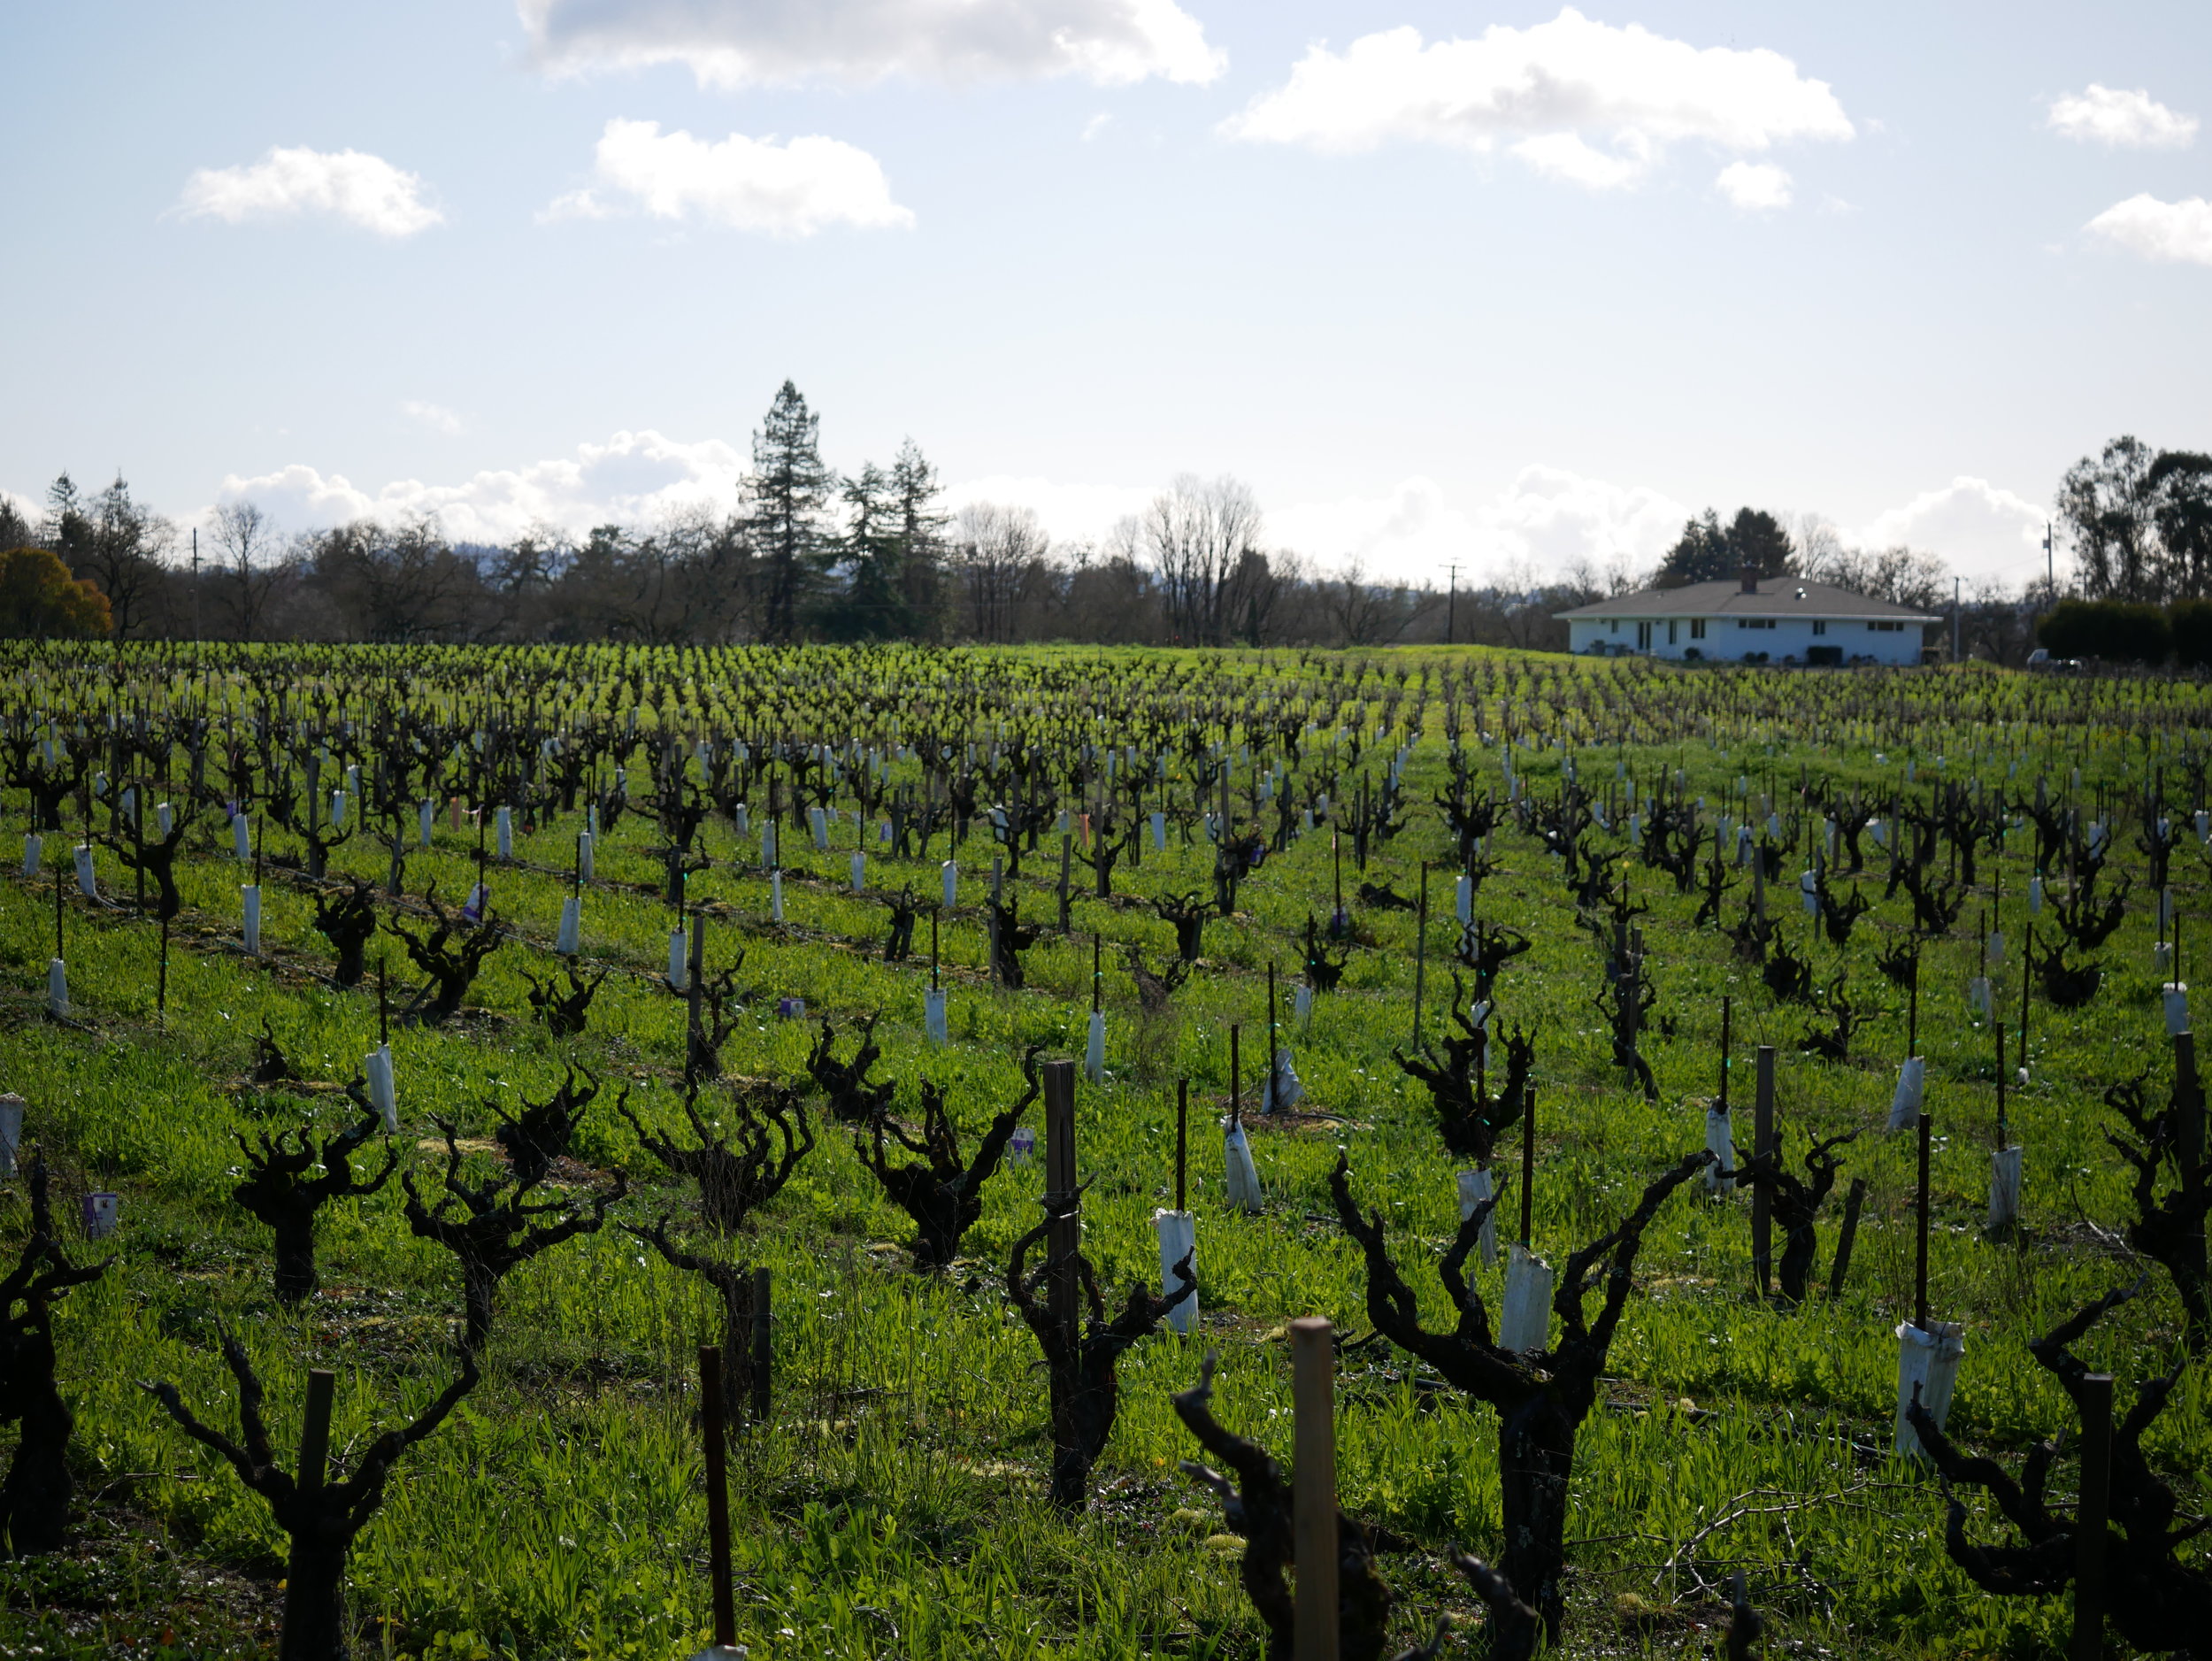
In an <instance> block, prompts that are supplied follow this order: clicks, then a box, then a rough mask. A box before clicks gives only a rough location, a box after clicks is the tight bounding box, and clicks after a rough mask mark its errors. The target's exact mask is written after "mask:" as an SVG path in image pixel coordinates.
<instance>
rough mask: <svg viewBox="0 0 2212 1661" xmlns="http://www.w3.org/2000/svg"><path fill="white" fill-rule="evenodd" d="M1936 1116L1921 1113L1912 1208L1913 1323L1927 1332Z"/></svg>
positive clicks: (1923, 1108) (1922, 1109) (1926, 1111)
mask: <svg viewBox="0 0 2212 1661" xmlns="http://www.w3.org/2000/svg"><path fill="white" fill-rule="evenodd" d="M1934 1127H1935V1116H1934V1115H1933V1114H1932V1113H1930V1112H1929V1111H1928V1110H1927V1108H1926V1107H1925V1106H1923V1107H1922V1108H1921V1110H1920V1127H1919V1129H1920V1169H1919V1198H1918V1200H1917V1202H1916V1203H1915V1205H1914V1207H1913V1211H1914V1212H1915V1226H1914V1229H1913V1255H1912V1324H1913V1325H1914V1326H1917V1327H1919V1328H1920V1330H1921V1331H1922V1332H1926V1331H1927V1330H1928V1155H1929V1150H1930V1149H1931V1147H1932V1144H1933V1141H1934Z"/></svg>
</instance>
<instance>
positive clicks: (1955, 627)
mask: <svg viewBox="0 0 2212 1661" xmlns="http://www.w3.org/2000/svg"><path fill="white" fill-rule="evenodd" d="M1958 660H1959V580H1958V579H1957V578H1956V577H1954V578H1952V579H1951V661H1952V662H1953V663H1956V662H1958Z"/></svg>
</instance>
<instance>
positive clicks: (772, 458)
mask: <svg viewBox="0 0 2212 1661" xmlns="http://www.w3.org/2000/svg"><path fill="white" fill-rule="evenodd" d="M820 427H821V418H820V417H819V416H818V415H815V414H813V413H812V412H811V411H809V410H808V408H807V406H806V399H805V397H804V396H803V395H802V394H801V393H800V391H799V388H797V387H796V386H795V385H793V384H792V383H791V382H790V381H785V382H784V383H783V386H782V387H781V388H780V389H779V390H778V391H777V393H776V397H775V402H774V403H772V404H770V405H769V406H768V416H767V419H765V420H764V421H763V422H762V423H761V430H760V431H759V432H757V433H756V434H753V471H752V472H751V473H748V474H747V475H746V477H745V494H746V498H747V501H748V504H749V519H750V525H749V529H750V531H751V534H752V542H753V548H754V551H755V553H756V555H757V558H758V560H759V568H760V573H761V579H760V581H761V594H760V608H759V615H760V634H761V638H762V639H763V640H764V641H767V642H771V643H773V644H780V643H783V642H789V641H793V640H795V639H797V638H798V634H799V621H800V619H801V618H802V617H803V615H804V614H805V608H806V602H807V600H808V598H809V597H810V596H811V595H812V593H813V592H814V590H815V588H817V587H818V585H819V583H820V581H821V576H822V572H823V568H824V566H825V565H826V563H827V562H826V554H827V553H828V552H829V551H830V544H829V538H828V536H827V535H826V534H825V532H824V529H823V527H822V510H823V509H824V508H825V507H826V506H827V505H828V504H829V498H830V491H831V488H833V485H834V484H835V482H836V480H835V476H834V475H833V473H831V472H830V470H829V469H828V468H827V467H825V466H824V465H822V456H821V451H820V449H819V448H818V434H819V430H820Z"/></svg>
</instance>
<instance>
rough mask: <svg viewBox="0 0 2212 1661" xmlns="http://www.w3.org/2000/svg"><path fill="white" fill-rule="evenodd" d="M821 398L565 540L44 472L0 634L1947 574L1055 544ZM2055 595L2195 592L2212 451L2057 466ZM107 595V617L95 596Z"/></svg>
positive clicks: (489, 625)
mask: <svg viewBox="0 0 2212 1661" xmlns="http://www.w3.org/2000/svg"><path fill="white" fill-rule="evenodd" d="M819 434H820V418H819V417H818V415H817V414H816V413H815V412H814V411H812V410H811V409H810V407H809V406H808V404H807V401H806V399H805V397H804V396H803V394H802V393H801V392H800V391H799V389H798V388H797V387H796V386H795V385H794V384H792V383H791V382H790V381H786V382H785V383H784V384H783V386H782V387H781V388H780V389H779V390H778V392H777V394H776V396H775V398H774V400H773V401H772V404H770V407H769V409H768V411H767V414H766V415H765V417H764V419H763V421H762V423H761V426H760V427H759V429H758V430H757V431H756V432H755V433H754V434H752V445H751V461H752V465H751V467H750V468H749V471H748V472H747V473H746V474H745V475H744V478H743V480H742V481H741V486H740V488H739V491H738V493H737V497H736V500H735V501H734V502H733V504H732V505H731V506H730V507H729V508H728V509H727V510H726V511H716V510H713V509H710V508H706V507H695V508H692V509H689V510H686V511H679V512H675V513H672V514H670V515H668V516H666V517H664V518H663V519H660V520H659V521H658V522H657V523H655V524H652V525H650V526H625V525H615V524H609V525H602V526H598V527H595V528H593V529H592V530H590V531H589V532H588V534H585V535H584V536H582V537H581V538H577V537H574V536H572V535H571V534H568V533H566V532H565V531H562V530H559V529H557V528H551V527H546V528H541V529H537V530H534V531H532V532H531V533H528V534H524V535H522V536H519V537H517V538H516V539H515V540H514V541H512V542H508V543H505V544H502V545H485V544H471V543H456V542H452V541H451V540H449V538H448V537H447V536H446V535H445V534H444V533H443V531H442V528H441V527H440V525H439V523H438V521H437V520H436V519H434V518H431V517H418V518H411V519H401V520H398V521H394V522H386V521H381V520H377V519H357V520H355V521H353V522H352V523H349V524H346V525H342V526H339V527H333V528H329V529H323V530H314V531H306V532H300V533H296V534H291V535H285V534H282V533H281V532H280V529H279V527H277V526H276V525H275V524H274V522H273V520H272V519H270V517H269V516H268V515H267V514H266V513H265V511H263V510H262V509H261V508H260V507H258V506H257V505H256V504H253V503H251V502H250V501H242V502H234V503H229V504H225V505H223V506H222V507H220V508H218V509H217V510H216V511H215V513H214V514H213V516H212V518H211V521H210V522H209V523H208V524H207V526H206V527H204V531H203V532H202V533H200V534H196V535H193V536H191V537H190V538H188V537H187V535H186V534H184V533H181V532H180V530H179V529H178V527H176V526H175V525H174V524H173V522H172V521H170V520H169V519H165V517H164V516H162V515H161V514H159V513H157V512H156V511H153V510H151V509H150V508H149V507H147V506H146V505H145V504H142V503H141V502H139V501H137V500H136V499H135V498H134V496H132V494H131V491H130V488H129V486H128V485H127V483H126V482H125V481H123V480H122V479H121V478H117V479H116V480H115V481H114V482H113V483H111V485H109V486H108V487H107V488H104V489H102V490H98V491H86V490H84V489H82V488H80V487H79V486H78V485H77V484H76V483H75V481H73V480H72V479H71V478H70V476H69V475H68V474H66V473H64V474H63V475H62V476H61V477H60V478H58V479H57V480H56V481H54V484H53V486H52V487H51V488H50V490H49V492H48V497H47V502H46V506H45V511H44V513H43V515H42V517H41V519H39V520H38V521H37V522H36V523H33V522H32V521H31V520H30V519H27V517H25V516H24V515H23V514H21V513H20V512H19V511H17V510H16V509H15V508H14V507H13V506H12V504H10V503H9V502H8V501H7V500H6V499H5V498H0V550H16V549H19V548H27V549H33V550H45V552H46V553H47V554H48V555H50V557H51V558H50V559H49V560H47V561H46V563H44V564H34V563H30V562H26V561H22V560H18V561H17V562H16V563H15V564H13V565H8V566H5V567H4V568H0V632H4V633H7V634H57V633H80V634H83V633H90V634H100V633H105V632H112V633H113V634H115V635H116V636H117V637H119V638H126V639H137V638H222V639H232V640H244V641H257V640H259V641H279V640H330V641H375V642H514V641H555V642H580V641H586V640H626V641H635V642H641V643H649V644H679V643H713V642H735V641H746V642H769V643H784V642H797V641H826V642H868V641H886V640H909V641H923V642H954V641H964V642H982V643H989V644H1018V643H1026V642H1044V641H1068V642H1080V643H1086V644H1182V645H1197V646H1226V645H1251V646H1271V645H1286V644H1311V645H1332V646H1358V647H1375V646H1385V645H1392V644H1412V643H1428V642H1443V641H1454V642H1463V643H1474V644H1485V645H1500V646H1517V647H1524V648H1535V649H1548V650H1558V649H1561V648H1563V646H1564V645H1565V642H1566V630H1565V627H1564V626H1563V625H1561V624H1558V623H1555V622H1554V621H1553V620H1552V619H1553V613H1555V612H1556V611H1563V610H1566V609H1568V608H1570V607H1572V606H1576V605H1579V604H1586V603H1587V602H1589V601H1592V600H1595V599H1599V598H1601V597H1604V596H1608V595H1611V594H1618V593H1623V592H1627V591H1631V590H1633V589H1636V588H1646V587H1651V586H1657V587H1661V588H1668V587H1677V586H1681V585H1684V584H1687V583H1692V582H1701V581H1717V580H1726V579H1732V578H1733V577H1734V576H1735V575H1736V574H1737V573H1739V572H1740V570H1741V569H1742V568H1743V567H1745V566H1747V565H1748V566H1750V567H1752V568H1753V569H1755V570H1756V571H1757V572H1758V573H1760V574H1761V575H1763V576H1779V575H1785V574H1790V575H1797V576H1802V577H1808V578H1811V579H1815V580H1817V581H1826V582H1832V583H1834V584H1836V585H1837V586H1839V587H1841V588H1849V589H1852V590H1854V591H1855V592H1859V593H1863V594H1867V595H1870V596H1874V597H1877V598H1880V599H1886V600H1890V601H1893V602H1895V603H1897V604H1904V605H1910V606H1914V607H1916V608H1919V609H1923V610H1931V611H1932V610H1936V609H1939V608H1940V609H1942V610H1944V611H1949V610H1950V609H1951V601H1952V598H1953V594H1952V588H1951V577H1950V573H1948V571H1947V568H1946V567H1945V565H1944V564H1943V562H1942V561H1941V560H1940V559H1939V558H1936V557H1934V556H1933V555H1931V554H1928V553H1925V552H1923V551H1919V550H1913V549H1910V548H1906V547H1893V548H1886V549H1878V550H1876V549H1861V548H1854V547H1849V546H1847V545H1846V544H1845V543H1844V542H1843V540H1842V538H1841V537H1840V536H1839V534H1838V533H1837V531H1836V529H1835V527H1833V526H1832V525H1831V524H1829V523H1828V522H1827V521H1825V520H1823V519H1818V518H1816V517H1813V516H1805V517H1802V518H1800V519H1797V520H1796V521H1795V522H1794V524H1792V523H1790V522H1788V521H1786V519H1785V517H1784V516H1781V515H1778V514H1776V513H1773V512H1770V511H1766V510H1763V509H1756V508H1751V507H1744V508H1741V509H1739V510H1738V511H1737V512H1736V514H1735V515H1734V517H1733V518H1732V519H1727V520H1723V519H1722V518H1721V517H1720V515H1719V514H1718V513H1717V511H1714V510H1712V509H1708V510H1706V511H1704V512H1703V513H1702V514H1701V515H1700V516H1698V517H1696V518H1694V519H1690V520H1689V521H1688V522H1687V523H1686V524H1685V526H1684V527H1683V529H1682V533H1681V534H1680V535H1679V537H1678V539H1677V540H1676V542H1675V543H1674V545H1673V546H1672V547H1671V549H1669V550H1668V551H1667V552H1666V554H1665V555H1664V556H1663V558H1661V560H1660V561H1659V563H1658V564H1657V565H1656V566H1655V567H1651V568H1638V567H1635V566H1633V565H1630V564H1629V563H1627V562H1625V561H1622V560H1616V561H1615V562H1614V563H1613V564H1612V565H1610V566H1608V567H1600V566H1598V565H1596V564H1594V562H1591V561H1588V560H1584V561H1578V562H1575V563H1573V564H1571V565H1569V566H1567V567H1566V568H1564V569H1563V570H1560V571H1556V572H1553V573H1542V574H1539V573H1518V574H1517V575H1515V576H1512V577H1509V578H1505V579H1496V580H1493V581H1489V582H1487V583H1485V584H1483V585H1480V586H1478V587H1476V588H1471V589H1465V590H1461V589H1457V588H1447V589H1445V590H1443V591H1439V590H1438V589H1437V588H1435V587H1433V586H1432V585H1427V584H1418V585H1417V584H1411V583H1405V582H1394V581H1376V580H1374V579H1371V577H1370V576H1369V575H1368V573H1367V572H1366V571H1365V569H1364V567H1363V565H1362V564H1361V562H1360V561H1359V560H1358V559H1356V558H1354V559H1351V560H1348V561H1347V562H1346V563H1345V564H1343V565H1341V566H1340V567H1339V568H1337V569H1335V570H1334V571H1329V572H1325V571H1323V570H1321V569H1319V568H1317V566H1315V565H1313V564H1312V563H1310V561H1309V560H1307V559H1306V558H1303V557H1302V556H1301V555H1299V554H1297V553H1294V552H1291V551H1287V550H1280V549H1269V548H1267V547H1265V546H1264V544H1263V524H1262V514H1261V511H1260V507H1259V504H1258V501H1257V499H1256V497H1255V496H1254V495H1253V493H1252V491H1251V489H1250V488H1249V487H1248V486H1247V485H1246V484H1244V483H1243V482H1242V481H1239V480H1237V479H1235V478H1233V477H1228V476H1223V477H1219V478H1214V479H1203V478H1200V477H1197V476H1195V475H1191V474H1185V475H1182V476H1179V477H1178V478H1176V479H1175V480H1173V481H1171V483H1170V484H1169V485H1168V487H1167V488H1165V489H1164V490H1163V491H1161V492H1160V493H1159V494H1158V495H1156V496H1155V497H1154V498H1153V499H1152V501H1151V502H1150V503H1149V504H1147V506H1146V507H1145V508H1144V509H1143V510H1142V511H1141V512H1138V513H1135V514H1133V515H1130V516H1129V517H1127V518H1125V519H1123V520H1121V521H1120V522H1119V523H1118V524H1117V525H1115V526H1114V527H1112V528H1111V529H1110V531H1109V532H1108V534H1106V535H1105V536H1104V537H1103V538H1102V539H1099V540H1096V541H1072V542H1071V541H1056V540H1055V539H1054V538H1053V537H1052V536H1050V535H1049V534H1048V533H1047V530H1046V528H1045V527H1044V525H1043V523H1042V521H1041V520H1040V519H1039V518H1038V516H1037V515H1036V513H1035V512H1034V511H1033V510H1031V509H1028V508H1025V507H1019V506H1010V505H1006V504H994V503H978V504H971V505H969V506H966V507H964V508H962V509H960V510H959V511H950V510H949V508H948V507H947V506H946V504H945V503H944V499H943V498H944V491H943V487H942V485H941V481H939V478H938V475H937V471H936V469H935V467H934V466H933V465H932V464H931V463H930V461H929V460H928V459H927V458H926V456H925V455H924V454H923V453H922V451H921V450H920V448H919V447H918V446H917V445H916V444H915V443H914V442H913V441H912V440H908V441H906V442H904V443H903V444H902V446H901V447H900V450H899V451H898V453H897V454H896V455H895V457H894V458H892V460H891V462H890V464H889V465H877V464H876V463H874V462H866V463H864V464H863V465H862V466H861V467H860V468H859V470H858V471H857V472H856V473H849V474H843V473H838V472H837V471H835V470H834V469H833V468H831V467H830V466H828V465H826V463H825V462H824V460H823V459H822V456H821V450H820V443H819ZM2058 507H2059V514H2060V517H2061V519H2062V522H2063V523H2064V524H2065V526H2066V527H2067V529H2068V531H2069V533H2070V540H2071V542H2072V543H2073V546H2074V550H2075V581H2074V586H2073V588H2072V590H2071V592H2073V593H2075V594H2077V595H2078V596H2081V597H2085V598H2089V599H2114V600H2130V601H2147V602H2154V603H2162V602H2165V601H2169V600H2172V599H2177V598H2186V597H2193V596H2203V595H2206V594H2208V593H2212V458H2207V457H2205V456H2201V455H2197V454H2194V453H2193V452H2183V451H2154V450H2151V449H2150V448H2149V447H2148V446H2147V445H2144V444H2142V443H2140V442H2139V441H2137V440H2135V439H2133V438H2125V437H2124V438H2119V439H2116V440H2114V441H2113V442H2111V443H2109V444H2108V445H2106V446H2105V448H2104V450H2103V452H2102V455H2101V457H2099V458H2084V459H2083V460H2082V461H2081V462H2080V463H2078V465H2076V466H2075V467H2073V468H2072V469H2070V470H2069V472H2068V473H2067V474H2066V475H2065V478H2064V480H2063V481H2062V486H2061V490H2060V496H2059V504H2058ZM1960 597H1961V604H1960V606H1959V614H1960V634H1961V644H1962V649H1963V650H1964V651H1965V652H1966V653H1967V654H1968V655H1970V656H1980V657H1988V658H1992V659H1994V660H1996V661H1999V662H2007V663H2016V662H2019V661H2020V660H2022V659H2023V658H2024V657H2025V656H2026V654H2027V652H2028V651H2029V650H2031V649H2032V645H2033V638H2034V627H2035V618H2036V616H2037V614H2038V613H2039V612H2041V611H2047V610H2048V609H2049V608H2050V607H2051V606H2052V604H2055V601H2056V600H2057V599H2058V598H2059V597H2060V591H2059V590H2057V589H2056V588H2054V587H2053V586H2052V585H2050V584H2048V583H2047V582H2043V581H2037V582H2035V583H2032V584H2030V585H2029V586H2028V587H2027V588H2025V589H2024V590H2022V591H2018V592H2015V591H2013V590H2011V589H2009V588H2006V587H2005V586H2004V585H2001V584H1993V583H1977V584H1976V585H1974V587H1973V588H1972V590H1971V592H1970V593H1962V595H1961V596H1960ZM95 602H97V603H98V604H104V607H105V608H106V609H105V611H104V613H103V612H101V611H99V610H98V605H96V604H94V603H95Z"/></svg>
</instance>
